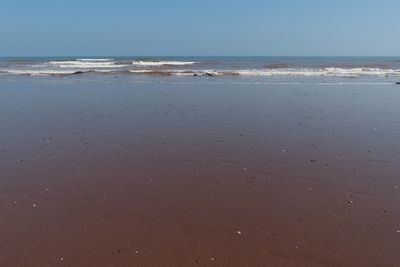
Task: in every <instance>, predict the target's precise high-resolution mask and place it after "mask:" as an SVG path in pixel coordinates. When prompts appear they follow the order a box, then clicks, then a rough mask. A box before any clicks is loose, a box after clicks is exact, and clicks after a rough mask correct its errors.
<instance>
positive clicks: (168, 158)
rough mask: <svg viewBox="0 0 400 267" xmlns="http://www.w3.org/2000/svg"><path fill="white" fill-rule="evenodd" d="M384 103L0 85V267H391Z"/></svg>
mask: <svg viewBox="0 0 400 267" xmlns="http://www.w3.org/2000/svg"><path fill="white" fill-rule="evenodd" d="M155 79H158V78H155ZM161 80H162V79H161ZM399 103H400V87H399V86H396V85H394V84H382V85H379V84H354V85H351V84H275V85H274V84H269V85H268V84H233V83H226V84H224V83H212V82H208V83H190V82H187V83H185V82H155V81H154V82H131V81H129V79H124V78H120V79H112V78H110V79H107V80H106V81H103V80H96V79H93V80H90V79H89V78H88V79H83V78H82V79H63V78H51V77H48V78H46V77H40V78H39V77H18V78H8V77H3V78H1V80H0V266H2V267H3V266H4V267H22V266H30V267H36V266H37V267H47V266H48V267H54V266H96V267H103V266H104V267H112V266H140V267H147V266H168V267H169V266H171V267H175V266H226V267H234V266H250V267H257V266H260V267H261V266H277V267H280V266H282V267H283V266H286V267H302V266H304V267H306V266H307V267H313V266H328V267H330V266H332V267H334V266H354V267H369V266H371V267H377V266H382V267H383V266H385V267H396V266H399V263H400V253H399V248H400V206H399V203H400V178H399V177H400V176H399V174H400V105H399Z"/></svg>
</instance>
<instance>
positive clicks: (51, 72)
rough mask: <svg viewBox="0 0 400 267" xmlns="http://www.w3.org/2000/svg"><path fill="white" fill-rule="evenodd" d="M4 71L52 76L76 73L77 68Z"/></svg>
mask: <svg viewBox="0 0 400 267" xmlns="http://www.w3.org/2000/svg"><path fill="white" fill-rule="evenodd" d="M1 72H2V73H5V74H9V75H30V76H50V75H69V74H74V73H76V71H75V70H17V69H3V70H1Z"/></svg>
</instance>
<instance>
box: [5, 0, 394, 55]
mask: <svg viewBox="0 0 400 267" xmlns="http://www.w3.org/2000/svg"><path fill="white" fill-rule="evenodd" d="M79 55H87V56H90V55H110V56H118V55H142V56H145V55H148V56H149V55H158V56H160V55H165V56H174V55H183V56H185V55H200V56H202V55H265V56H279V55H288V56H296V55H297V56H309V55H316V56H318V55H327V56H337V55H343V56H346V55H347V56H348V55H359V56H365V55H376V56H385V55H387V56H390V55H395V56H398V55H400V1H399V0H375V1H371V0H304V1H303V0H240V1H239V0H143V1H138V0H0V56H79Z"/></svg>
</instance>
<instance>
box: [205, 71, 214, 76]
mask: <svg viewBox="0 0 400 267" xmlns="http://www.w3.org/2000/svg"><path fill="white" fill-rule="evenodd" d="M206 75H207V76H210V77H213V76H214V75H213V74H212V73H209V72H206Z"/></svg>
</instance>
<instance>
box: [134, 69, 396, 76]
mask: <svg viewBox="0 0 400 267" xmlns="http://www.w3.org/2000/svg"><path fill="white" fill-rule="evenodd" d="M130 72H132V73H138V74H140V73H143V74H145V73H160V74H162V73H168V74H170V75H176V76H248V77H256V76H260V77H261V76H288V77H318V76H319V77H324V76H325V77H342V78H346V77H361V76H375V77H398V76H400V69H398V70H394V69H376V68H354V69H344V68H324V69H295V68H292V69H249V70H245V69H243V70H162V71H154V70H148V69H146V70H130Z"/></svg>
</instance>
